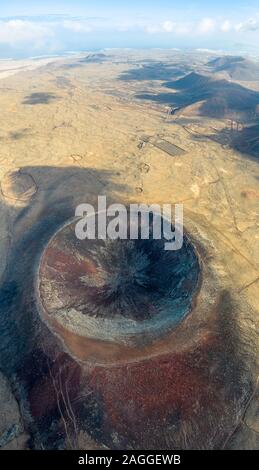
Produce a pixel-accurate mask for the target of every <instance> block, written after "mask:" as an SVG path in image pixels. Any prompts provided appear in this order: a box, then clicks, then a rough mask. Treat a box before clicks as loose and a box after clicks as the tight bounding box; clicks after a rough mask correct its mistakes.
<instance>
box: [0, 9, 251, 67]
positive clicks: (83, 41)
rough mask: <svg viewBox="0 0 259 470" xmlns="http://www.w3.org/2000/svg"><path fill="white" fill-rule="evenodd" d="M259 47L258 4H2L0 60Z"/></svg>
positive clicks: (230, 49)
mask: <svg viewBox="0 0 259 470" xmlns="http://www.w3.org/2000/svg"><path fill="white" fill-rule="evenodd" d="M256 44H259V1H258V0H247V1H243V0H242V1H241V0H217V1H216V2H209V1H208V0H197V1H190V0H177V1H175V0H128V1H126V0H123V1H122V0H121V1H118V0H95V1H92V0H84V1H83V0H72V1H70V0H63V1H60V0H52V1H50V0H44V1H43V0H38V1H31V0H27V1H26V0H19V1H18V0H14V1H13V0H9V1H2V0H0V58H6V57H27V56H36V55H43V54H46V55H48V54H59V53H62V52H65V51H82V50H89V49H98V48H105V47H107V48H108V47H139V48H141V47H145V48H146V47H168V48H174V47H177V48H203V49H207V48H210V49H221V50H222V49H223V50H224V49H225V50H227V51H232V50H233V51H235V52H236V51H237V50H238V48H241V49H242V48H243V49H245V48H247V49H248V50H249V49H251V51H253V50H254V51H255V50H256V49H255V47H256ZM258 52H259V51H258Z"/></svg>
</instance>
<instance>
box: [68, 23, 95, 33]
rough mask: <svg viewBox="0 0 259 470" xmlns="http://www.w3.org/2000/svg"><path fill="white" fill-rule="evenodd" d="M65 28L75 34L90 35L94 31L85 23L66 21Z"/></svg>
mask: <svg viewBox="0 0 259 470" xmlns="http://www.w3.org/2000/svg"><path fill="white" fill-rule="evenodd" d="M63 26H64V28H65V29H68V30H69V31H73V32H74V33H90V32H91V31H92V28H91V27H90V26H89V24H87V23H86V22H85V21H74V20H65V21H64V23H63Z"/></svg>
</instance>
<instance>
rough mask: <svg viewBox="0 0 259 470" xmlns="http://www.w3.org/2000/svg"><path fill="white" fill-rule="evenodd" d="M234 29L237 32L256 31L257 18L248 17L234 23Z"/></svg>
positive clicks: (258, 24)
mask: <svg viewBox="0 0 259 470" xmlns="http://www.w3.org/2000/svg"><path fill="white" fill-rule="evenodd" d="M235 30H236V31H237V32H246V31H258V30H259V19H258V18H257V19H255V18H249V19H248V20H246V21H243V22H241V23H238V24H236V26H235Z"/></svg>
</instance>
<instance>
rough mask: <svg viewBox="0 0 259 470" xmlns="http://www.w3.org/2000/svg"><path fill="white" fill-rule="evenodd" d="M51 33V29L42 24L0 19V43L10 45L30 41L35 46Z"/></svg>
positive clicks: (40, 43)
mask: <svg viewBox="0 0 259 470" xmlns="http://www.w3.org/2000/svg"><path fill="white" fill-rule="evenodd" d="M52 35H53V32H52V30H51V29H50V28H49V27H48V26H46V25H44V24H39V23H36V22H32V21H24V20H20V19H13V20H9V21H0V43H3V44H8V45H10V46H16V45H19V44H20V43H31V44H33V45H34V46H35V48H36V47H38V46H41V45H42V44H43V43H44V42H45V40H46V39H48V38H49V37H50V36H52Z"/></svg>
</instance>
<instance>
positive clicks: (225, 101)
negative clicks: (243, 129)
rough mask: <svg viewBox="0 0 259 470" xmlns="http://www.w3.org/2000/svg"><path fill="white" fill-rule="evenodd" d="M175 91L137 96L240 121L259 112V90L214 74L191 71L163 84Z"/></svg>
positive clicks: (184, 112)
mask: <svg viewBox="0 0 259 470" xmlns="http://www.w3.org/2000/svg"><path fill="white" fill-rule="evenodd" d="M164 86H165V87H166V88H170V89H173V90H174V91H175V92H174V93H172V92H170V93H158V94H148V93H146V94H141V95H138V98H142V99H149V100H152V101H156V102H159V103H163V104H167V105H169V106H172V108H174V109H175V111H174V114H181V115H185V116H189V117H190V116H207V117H211V118H218V119H222V118H228V119H233V120H239V121H247V120H251V119H254V118H255V117H256V116H257V115H258V113H259V92H256V91H253V90H250V89H248V88H245V87H243V86H241V85H239V84H237V83H233V82H229V81H228V80H224V79H216V78H215V77H213V76H211V75H202V74H199V73H196V72H191V73H189V74H188V75H185V77H183V78H180V79H178V80H175V81H170V82H167V83H165V84H164Z"/></svg>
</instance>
